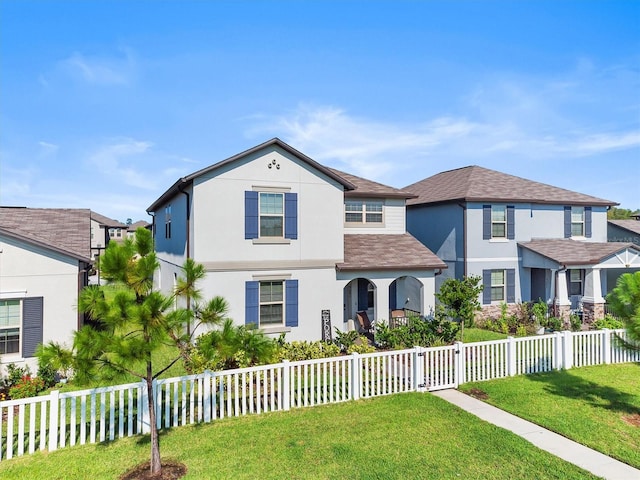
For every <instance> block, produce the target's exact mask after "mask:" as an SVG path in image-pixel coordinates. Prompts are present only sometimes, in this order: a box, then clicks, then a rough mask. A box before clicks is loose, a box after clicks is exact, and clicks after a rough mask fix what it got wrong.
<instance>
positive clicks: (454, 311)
mask: <svg viewBox="0 0 640 480" xmlns="http://www.w3.org/2000/svg"><path fill="white" fill-rule="evenodd" d="M481 281H482V279H481V278H480V277H478V276H473V275H472V276H470V277H464V278H462V279H461V280H458V279H456V278H448V279H446V280H445V281H444V282H442V285H440V288H439V290H438V293H436V294H435V295H436V299H437V300H438V305H437V309H436V313H439V314H442V315H445V316H446V317H448V318H450V319H451V320H453V321H455V322H459V323H460V341H464V327H465V324H466V326H468V327H470V326H472V325H473V319H474V317H475V314H476V312H477V311H479V310H481V307H480V302H479V301H478V295H480V294H481V293H482V290H483V287H482V285H481V284H480V282H481Z"/></svg>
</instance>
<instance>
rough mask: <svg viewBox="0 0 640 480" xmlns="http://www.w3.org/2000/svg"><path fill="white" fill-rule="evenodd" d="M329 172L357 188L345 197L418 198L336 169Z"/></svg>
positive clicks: (346, 193)
mask: <svg viewBox="0 0 640 480" xmlns="http://www.w3.org/2000/svg"><path fill="white" fill-rule="evenodd" d="M329 170H331V171H332V172H334V173H335V174H336V175H339V176H340V177H342V178H344V179H345V180H347V181H348V182H349V183H351V184H353V185H354V186H355V187H356V188H355V189H354V190H347V191H345V192H344V196H345V197H377V198H413V197H415V196H416V195H414V194H413V193H411V192H407V191H405V190H400V189H398V188H393V187H390V186H388V185H383V184H382V183H378V182H374V181H372V180H367V179H366V178H362V177H358V176H356V175H352V174H350V173H346V172H341V171H340V170H336V169H335V168H329Z"/></svg>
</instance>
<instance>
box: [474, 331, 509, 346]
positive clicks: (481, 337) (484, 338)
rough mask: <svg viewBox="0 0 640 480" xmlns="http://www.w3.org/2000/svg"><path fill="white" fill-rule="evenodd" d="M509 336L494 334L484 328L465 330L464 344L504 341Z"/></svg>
mask: <svg viewBox="0 0 640 480" xmlns="http://www.w3.org/2000/svg"><path fill="white" fill-rule="evenodd" d="M505 338H507V335H505V334H504V333H498V332H492V331H491V330H485V329H483V328H465V329H464V343H474V342H488V341H490V340H504V339H505Z"/></svg>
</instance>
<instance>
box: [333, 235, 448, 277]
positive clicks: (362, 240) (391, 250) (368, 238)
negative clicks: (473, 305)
mask: <svg viewBox="0 0 640 480" xmlns="http://www.w3.org/2000/svg"><path fill="white" fill-rule="evenodd" d="M336 268H337V269H338V270H340V271H344V270H401V269H405V270H433V269H436V268H447V264H446V263H444V262H443V261H442V260H440V258H438V256H437V255H436V254H434V253H433V252H432V251H431V250H429V249H428V248H427V247H425V246H424V245H423V244H422V243H421V242H420V241H418V240H417V239H416V238H415V237H413V236H412V235H410V234H408V233H405V234H400V235H384V234H347V235H345V236H344V262H343V263H338V264H337V265H336Z"/></svg>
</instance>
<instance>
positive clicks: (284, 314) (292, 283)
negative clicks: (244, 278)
mask: <svg viewBox="0 0 640 480" xmlns="http://www.w3.org/2000/svg"><path fill="white" fill-rule="evenodd" d="M245 295H246V296H245V323H246V324H247V325H250V326H255V327H259V328H267V329H271V331H274V330H275V331H286V330H282V328H287V327H297V326H298V280H293V279H289V280H282V279H277V278H275V279H271V278H265V279H260V280H253V281H249V282H246V283H245Z"/></svg>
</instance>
